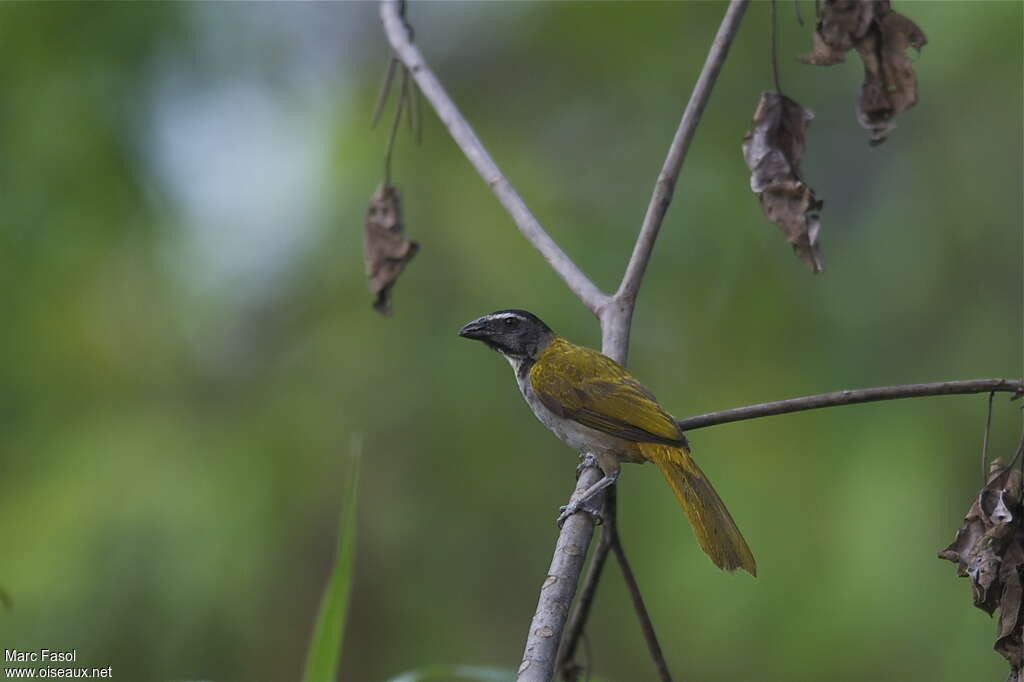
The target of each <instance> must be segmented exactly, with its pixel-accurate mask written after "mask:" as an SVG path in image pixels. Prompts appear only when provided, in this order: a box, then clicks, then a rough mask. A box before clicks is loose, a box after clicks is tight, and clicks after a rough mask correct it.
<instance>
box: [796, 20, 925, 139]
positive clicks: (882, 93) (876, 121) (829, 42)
mask: <svg viewBox="0 0 1024 682" xmlns="http://www.w3.org/2000/svg"><path fill="white" fill-rule="evenodd" d="M926 42H927V39H926V38H925V35H924V32H923V31H922V30H921V29H920V27H918V26H917V24H915V23H914V22H913V21H911V20H910V19H908V18H907V17H906V16H904V15H902V14H900V13H899V12H896V11H894V10H893V9H892V7H891V5H890V3H889V0H825V3H824V5H823V6H822V9H821V15H820V17H819V19H818V23H817V25H816V27H815V31H814V38H813V44H812V49H811V54H809V55H807V56H805V57H801V58H800V61H802V62H804V63H806V64H816V65H819V66H829V65H832V64H838V63H839V62H842V61H843V60H844V59H845V58H846V53H847V52H848V51H849V50H851V49H856V50H857V52H858V54H860V58H861V62H863V64H864V84H863V85H862V86H861V91H860V96H859V97H858V99H857V120H858V121H859V122H860V124H861V126H863V127H864V128H865V129H867V130H868V131H869V132H870V133H871V144H881V143H882V142H884V141H885V138H886V137H887V136H888V135H889V132H890V131H892V129H893V128H895V127H896V124H895V123H894V122H893V119H894V118H895V117H896V116H897V115H898V114H900V113H902V112H904V111H906V110H907V109H909V108H910V107H912V106H914V104H915V103H916V102H917V77H916V76H915V75H914V68H913V63H912V62H911V61H910V58H909V57H908V56H907V48H909V47H913V48H914V49H916V50H918V51H920V50H921V48H922V47H924V45H925V43H926Z"/></svg>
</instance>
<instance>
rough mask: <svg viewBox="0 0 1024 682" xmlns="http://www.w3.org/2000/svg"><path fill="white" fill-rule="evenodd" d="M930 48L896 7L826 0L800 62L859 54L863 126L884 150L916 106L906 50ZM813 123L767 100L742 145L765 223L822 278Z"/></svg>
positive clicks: (784, 103) (786, 102)
mask: <svg viewBox="0 0 1024 682" xmlns="http://www.w3.org/2000/svg"><path fill="white" fill-rule="evenodd" d="M925 42H926V40H925V37H924V33H923V32H922V31H921V29H920V28H918V26H917V25H916V24H915V23H914V22H913V21H911V20H910V19H908V18H907V17H905V16H903V15H902V14H900V13H899V12H896V11H894V10H893V9H892V6H891V5H890V3H889V0H825V2H824V3H823V5H822V6H821V8H820V12H819V14H818V22H817V24H816V26H815V31H814V41H813V48H812V52H811V54H809V55H807V56H805V57H801V58H800V61H802V62H804V63H806V64H816V65H819V66H830V65H832V64H838V63H840V62H842V61H844V60H845V59H846V53H847V52H849V51H850V50H852V49H856V50H857V53H858V54H859V55H860V58H861V61H862V62H863V64H864V83H863V85H862V86H861V90H860V96H859V97H858V99H857V120H858V121H860V124H861V125H862V126H863V127H864V128H866V129H867V130H868V131H869V132H870V134H871V144H873V145H877V144H881V143H882V142H884V141H885V138H886V137H887V136H888V134H889V132H890V131H891V130H892V129H893V128H895V127H896V124H895V123H894V122H893V119H894V118H895V117H896V115H897V114H900V113H901V112H903V111H906V110H907V109H909V108H910V107H912V106H913V105H914V103H915V102H916V101H917V77H916V76H915V75H914V68H913V63H912V62H911V61H910V58H909V57H908V56H907V48H909V47H913V48H915V49H917V50H920V49H921V48H922V47H923V46H924V44H925ZM813 118H814V114H812V113H811V112H810V111H808V110H807V109H804V108H803V107H802V106H800V105H799V104H798V103H797V102H795V101H793V100H791V99H789V98H788V97H785V96H784V95H782V93H775V92H766V93H762V95H761V99H760V101H759V102H758V104H757V109H756V111H755V112H754V126H753V128H751V130H750V132H748V133H747V134H746V136H745V137H744V138H743V157H744V159H745V160H746V162H747V166H748V167H749V168H750V170H751V177H750V187H751V189H752V190H753V191H754V192H755V193H756V194H757V195H758V196H759V197H760V200H761V208H762V210H763V211H764V214H765V216H766V217H767V218H768V219H769V220H771V221H772V222H773V223H775V224H776V225H778V226H779V228H780V229H781V230H782V232H783V233H784V234H785V235H786V239H787V240H788V241H789V243H790V244H792V245H793V250H794V252H795V253H796V255H797V256H798V257H799V258H800V259H801V260H802V261H804V262H805V263H807V265H808V266H809V267H810V268H811V270H812V271H813V272H821V269H822V260H821V250H820V248H819V247H818V233H819V231H820V229H821V221H820V216H819V213H818V211H819V210H820V209H821V206H822V202H821V201H819V200H817V199H815V198H814V191H813V190H812V189H811V188H810V187H808V186H807V185H806V184H805V183H804V182H803V180H802V179H801V178H800V158H801V157H802V156H803V153H804V133H805V131H806V129H807V125H808V124H809V123H810V121H811V119H813Z"/></svg>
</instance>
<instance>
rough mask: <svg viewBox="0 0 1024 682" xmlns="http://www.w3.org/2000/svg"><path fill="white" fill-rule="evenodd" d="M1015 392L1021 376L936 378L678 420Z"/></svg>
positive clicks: (700, 422) (688, 427) (696, 422)
mask: <svg viewBox="0 0 1024 682" xmlns="http://www.w3.org/2000/svg"><path fill="white" fill-rule="evenodd" d="M990 392H991V393H995V392H1002V393H1012V394H1013V396H1011V398H1012V399H1016V398H1020V397H1021V396H1022V395H1024V380H1021V379H968V380H965V381H936V382H934V383H930V384H904V385H902V386H881V387H879V388H860V389H856V390H847V391H834V392H832V393H821V394H819V395H808V396H804V397H802V398H789V399H788V400H776V401H775V402H771V403H759V404H757V405H747V406H746V407H734V408H732V409H731V410H722V411H721V412H709V413H707V414H700V415H697V416H695V417H687V418H686V419H678V420H676V423H677V424H679V428H680V429H682V430H684V431H692V430H693V429H702V428H704V427H706V426H717V425H718V424H728V423H729V422H738V421H745V420H747V419H757V418H758V417H770V416H772V415H776V414H789V413H790V412H801V411H803V410H817V409H819V408H822V407H835V406H837V405H855V404H857V403H871V402H876V401H879V400H896V399H897V398H921V397H924V396H932V395H963V394H965V393H990Z"/></svg>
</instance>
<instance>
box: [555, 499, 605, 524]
mask: <svg viewBox="0 0 1024 682" xmlns="http://www.w3.org/2000/svg"><path fill="white" fill-rule="evenodd" d="M558 511H559V512H560V513H559V514H558V527H559V528H561V527H562V526H563V525H564V524H565V521H566V519H568V518H569V517H570V516H572V515H573V514H575V513H576V512H583V513H584V514H589V515H590V516H591V518H593V519H594V523H595V524H597V525H601V524H602V523H604V514H603V513H602V512H601V509H600V508H599V507H597V506H596V505H594V503H593V502H591V501H589V500H584V501H582V502H579V501H576V500H573V501H572V502H570V503H569V504H567V505H565V506H562V507H559V508H558Z"/></svg>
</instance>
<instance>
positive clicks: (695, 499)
mask: <svg viewBox="0 0 1024 682" xmlns="http://www.w3.org/2000/svg"><path fill="white" fill-rule="evenodd" d="M637 445H638V446H639V448H640V451H641V453H643V456H644V458H645V459H648V460H650V461H652V462H654V463H655V464H657V465H658V468H659V469H661V473H662V474H664V475H665V480H666V481H668V484H669V486H671V488H672V492H674V493H675V494H676V499H678V500H679V504H680V506H682V508H683V511H684V512H686V516H687V518H689V520H690V525H691V526H693V534H694V535H696V536H697V542H699V543H700V546H701V548H702V549H703V550H704V552H705V554H707V555H708V556H709V557H711V560H712V561H713V562H715V565H716V566H718V567H719V568H721V569H724V570H726V571H735V570H736V569H737V568H742V569H743V570H745V571H746V572H747V573H749V574H750V575H754V576H756V575H757V565H756V564H755V563H754V555H753V554H752V553H751V552H750V547H748V546H747V541H746V540H744V539H743V535H742V534H741V533H740V529H739V528H737V527H736V522H735V521H733V520H732V515H730V514H729V510H728V509H726V508H725V503H724V502H722V498H720V497H719V496H718V493H716V492H715V489H714V488H712V487H711V482H710V481H708V479H707V476H705V475H704V472H703V471H701V470H700V467H698V466H697V463H696V462H694V461H693V458H692V457H691V456H690V453H689V452H688V451H687V450H685V449H683V448H677V447H673V446H671V445H661V444H657V443H637Z"/></svg>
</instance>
